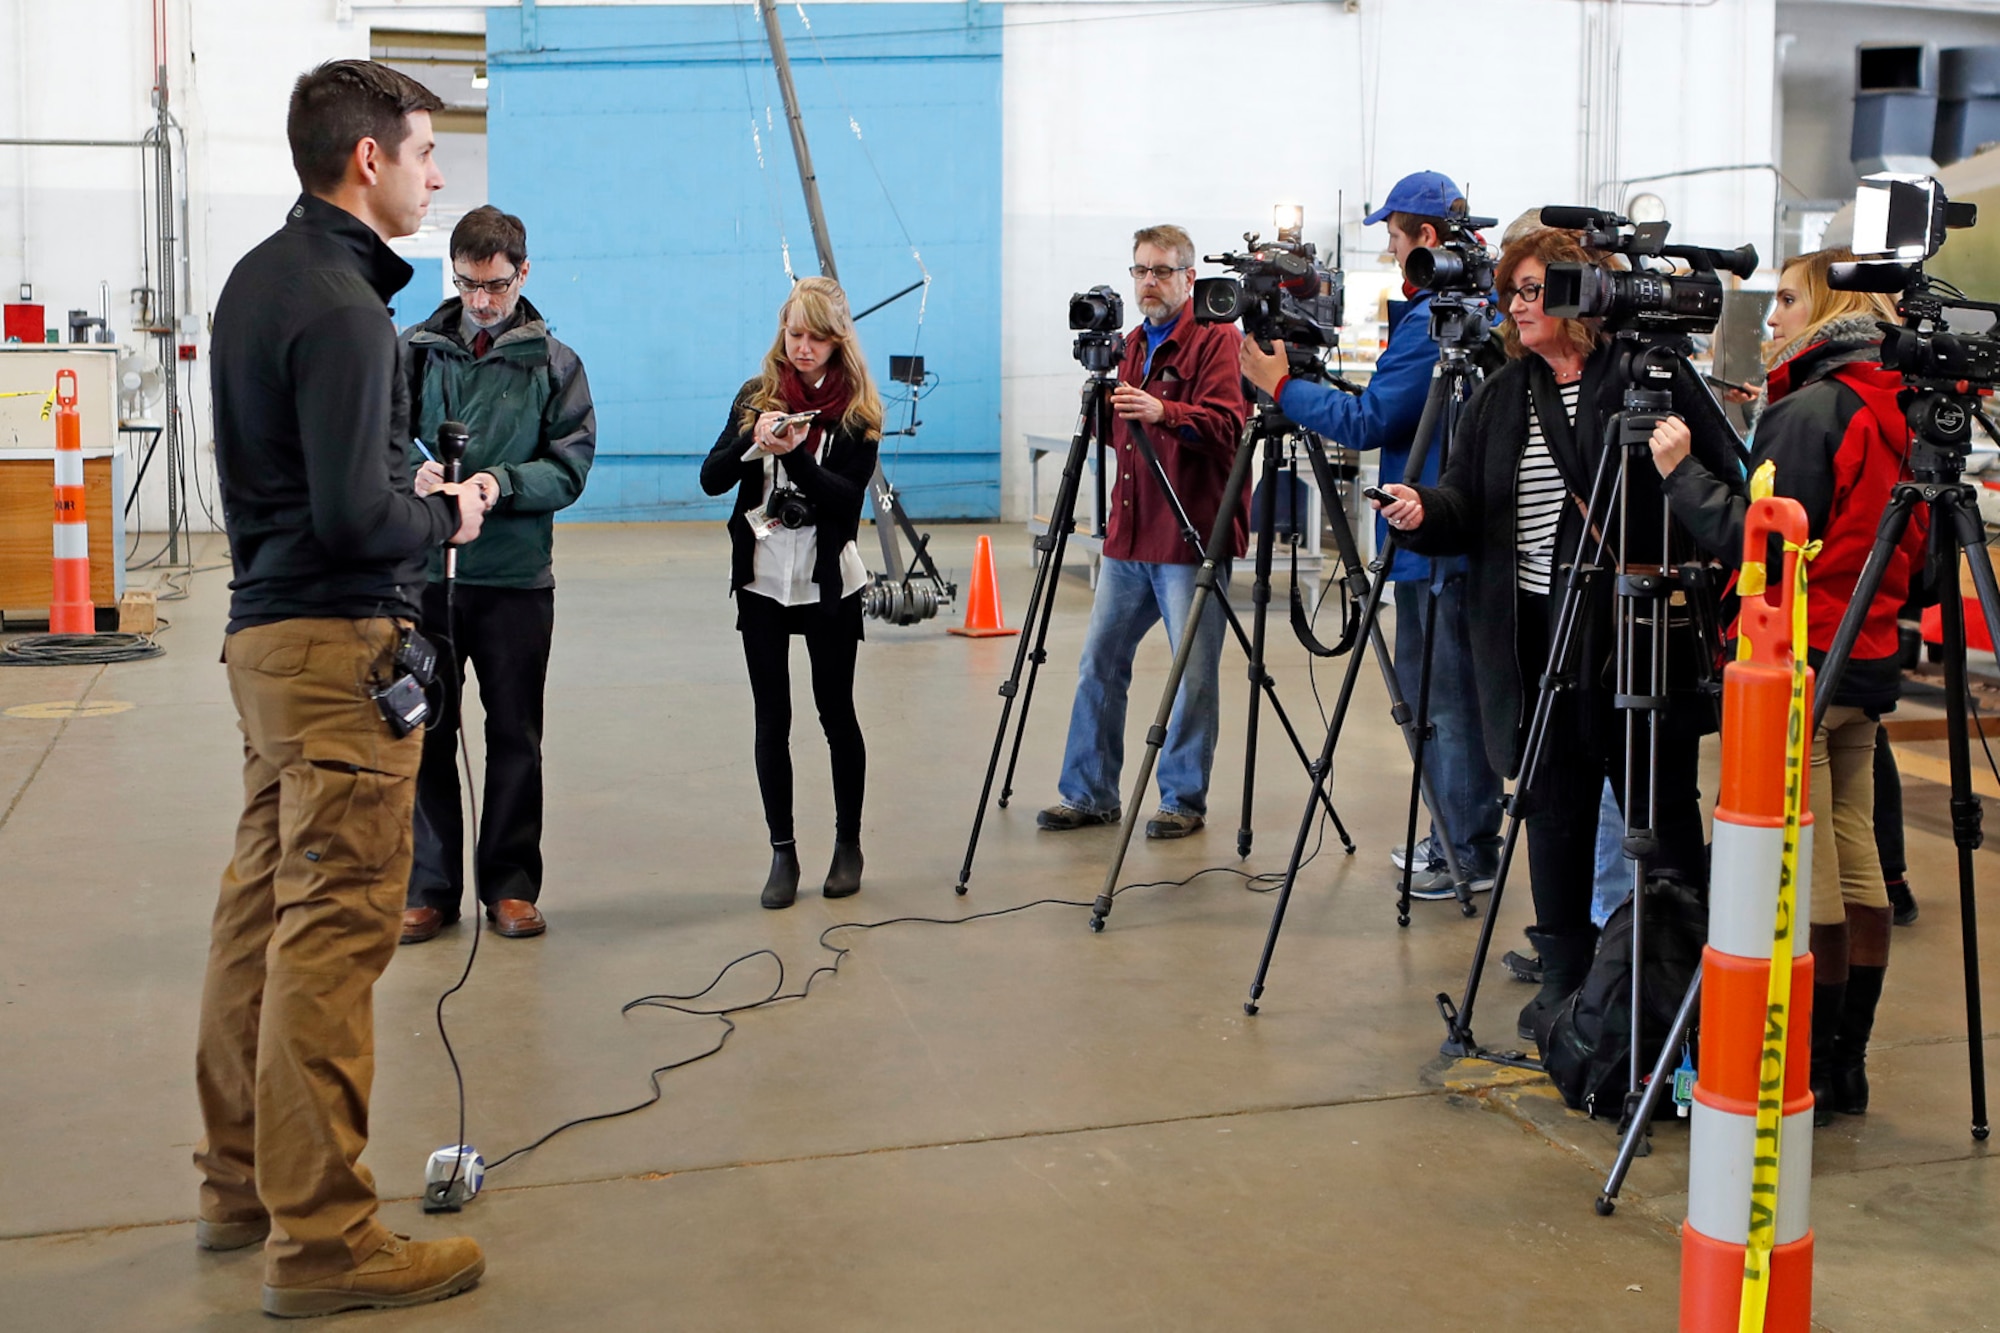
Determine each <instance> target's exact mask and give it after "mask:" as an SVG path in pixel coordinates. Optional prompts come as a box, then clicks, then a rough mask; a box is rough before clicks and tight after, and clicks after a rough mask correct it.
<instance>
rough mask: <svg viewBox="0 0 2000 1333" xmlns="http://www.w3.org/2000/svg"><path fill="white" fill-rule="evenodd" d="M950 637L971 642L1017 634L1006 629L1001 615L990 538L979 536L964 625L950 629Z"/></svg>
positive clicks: (1015, 630) (998, 585)
mask: <svg viewBox="0 0 2000 1333" xmlns="http://www.w3.org/2000/svg"><path fill="white" fill-rule="evenodd" d="M951 632H952V633H953V634H963V635H965V636H966V637H967V638H970V639H992V638H997V637H999V636H1000V635H1002V634H1019V633H1020V632H1021V631H1020V630H1017V629H1008V628H1007V626H1006V623H1005V622H1004V621H1003V620H1002V619H1001V615H1000V580H999V578H998V577H997V576H996V575H995V574H994V572H993V539H992V538H991V537H987V536H983V535H982V536H981V537H980V539H979V546H978V549H976V550H975V551H974V552H973V554H972V591H971V592H970V593H969V594H968V595H967V596H966V599H965V624H964V625H963V626H959V625H954V626H952V627H951Z"/></svg>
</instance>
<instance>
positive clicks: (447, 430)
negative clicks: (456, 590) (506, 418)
mask: <svg viewBox="0 0 2000 1333" xmlns="http://www.w3.org/2000/svg"><path fill="white" fill-rule="evenodd" d="M470 438H471V432H469V431H467V430H466V429H465V423H464V422H462V421H447V422H445V423H444V424H442V425H440V426H439V427H438V430H437V451H438V463H439V465H440V466H442V467H443V468H444V479H445V481H446V482H447V483H452V482H457V481H460V480H462V479H463V473H464V471H465V444H466V441H467V440H468V439H470ZM444 576H445V578H447V579H455V578H457V577H458V547H457V546H455V545H452V544H450V543H447V544H446V546H445V548H444Z"/></svg>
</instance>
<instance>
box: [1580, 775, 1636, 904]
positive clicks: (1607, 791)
mask: <svg viewBox="0 0 2000 1333" xmlns="http://www.w3.org/2000/svg"><path fill="white" fill-rule="evenodd" d="M1631 896H1632V863H1631V862H1630V861H1628V860H1626V859H1625V812H1624V811H1623V810H1622V809H1620V808H1619V805H1618V793H1617V792H1615V791H1613V790H1612V789H1611V780H1610V779H1609V778H1606V779H1605V781H1604V795H1603V796H1601V797H1600V798H1598V802H1597V874H1596V877H1595V878H1594V879H1593V880H1592V882H1591V890H1590V923H1591V924H1592V925H1594V926H1596V927H1598V928H1599V929H1602V928H1603V926H1604V923H1605V922H1607V921H1609V920H1610V919H1611V914H1612V913H1613V912H1615V911H1617V910H1618V904H1620V903H1622V902H1624V901H1625V900H1626V899H1627V898H1630V897H1631Z"/></svg>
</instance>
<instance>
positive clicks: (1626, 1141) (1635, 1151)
mask: <svg viewBox="0 0 2000 1333" xmlns="http://www.w3.org/2000/svg"><path fill="white" fill-rule="evenodd" d="M1700 999H1701V972H1700V970H1699V969H1697V970H1696V972H1695V974H1694V980H1693V981H1691V982H1689V983H1688V988H1687V995H1686V996H1685V997H1684V998H1683V999H1682V1000H1681V1007H1680V1009H1679V1010H1678V1011H1677V1012H1676V1013H1675V1014H1674V1025H1673V1028H1672V1029H1671V1030H1670V1031H1669V1032H1668V1033H1667V1041H1666V1044H1665V1045H1664V1046H1662V1047H1660V1058H1659V1059H1657V1060H1655V1061H1654V1062H1653V1075H1652V1077H1651V1078H1650V1079H1648V1080H1647V1081H1646V1089H1645V1092H1644V1093H1643V1094H1641V1096H1640V1098H1639V1101H1638V1105H1637V1106H1636V1107H1635V1108H1634V1110H1633V1111H1632V1113H1631V1115H1632V1119H1631V1123H1630V1124H1629V1125H1627V1126H1626V1129H1625V1137H1624V1138H1623V1139H1621V1140H1619V1143H1618V1158H1617V1160H1616V1161H1614V1162H1613V1163H1612V1164H1611V1176H1610V1178H1609V1179H1607V1180H1606V1181H1605V1182H1604V1193H1602V1194H1600V1195H1598V1196H1597V1215H1598V1216H1599V1217H1609V1216H1611V1213H1612V1210H1613V1209H1615V1208H1616V1207H1617V1206H1618V1205H1617V1203H1616V1202H1615V1200H1616V1199H1617V1198H1618V1191H1619V1190H1621V1189H1623V1188H1624V1187H1625V1173H1626V1172H1628V1171H1630V1170H1631V1169H1632V1159H1633V1158H1635V1157H1638V1156H1641V1155H1642V1154H1641V1151H1640V1150H1641V1147H1642V1145H1643V1144H1644V1143H1645V1141H1646V1134H1647V1131H1648V1130H1649V1129H1650V1128H1651V1126H1652V1123H1653V1112H1654V1111H1655V1110H1656V1109H1657V1108H1658V1107H1659V1105H1660V1098H1661V1097H1662V1096H1664V1095H1665V1094H1666V1089H1667V1086H1668V1085H1669V1084H1670V1083H1672V1082H1673V1079H1672V1078H1671V1077H1670V1075H1669V1073H1668V1071H1669V1070H1671V1069H1672V1068H1673V1063H1674V1055H1675V1053H1676V1052H1678V1051H1679V1050H1680V1049H1681V1047H1682V1045H1683V1044H1684V1043H1685V1042H1686V1041H1687V1035H1688V1029H1689V1028H1691V1027H1693V1026H1694V1016H1695V1012H1696V1007H1697V1005H1698V1003H1699V1001H1700Z"/></svg>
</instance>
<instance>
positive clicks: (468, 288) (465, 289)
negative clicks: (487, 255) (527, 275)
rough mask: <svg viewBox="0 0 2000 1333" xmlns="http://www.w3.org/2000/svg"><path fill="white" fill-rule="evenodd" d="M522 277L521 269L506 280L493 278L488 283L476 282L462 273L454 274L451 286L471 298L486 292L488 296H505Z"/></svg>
mask: <svg viewBox="0 0 2000 1333" xmlns="http://www.w3.org/2000/svg"><path fill="white" fill-rule="evenodd" d="M520 277H521V270H519V269H515V270H514V271H513V272H512V273H509V274H508V275H507V276H506V277H504V278H493V279H491V280H490V281H487V282H475V281H474V280H473V279H471V278H468V277H466V276H465V275H464V274H462V273H454V274H452V275H451V285H452V286H454V287H456V288H458V290H459V292H460V293H461V294H462V295H465V296H470V295H471V294H472V293H474V292H485V293H486V294H487V295H488V296H505V295H506V294H507V289H508V288H509V287H512V286H513V285H514V284H515V283H516V282H517V281H519V280H520Z"/></svg>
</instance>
